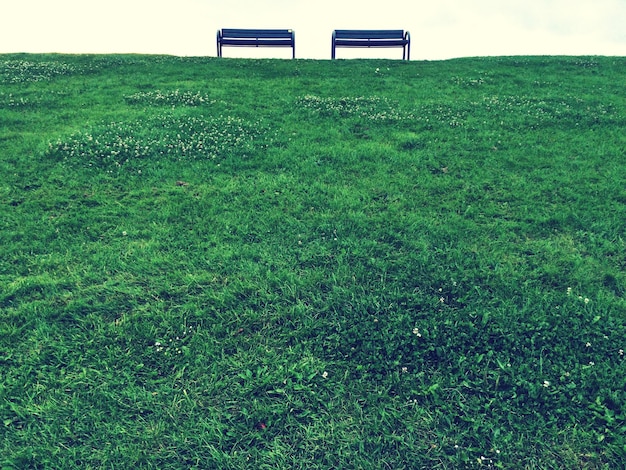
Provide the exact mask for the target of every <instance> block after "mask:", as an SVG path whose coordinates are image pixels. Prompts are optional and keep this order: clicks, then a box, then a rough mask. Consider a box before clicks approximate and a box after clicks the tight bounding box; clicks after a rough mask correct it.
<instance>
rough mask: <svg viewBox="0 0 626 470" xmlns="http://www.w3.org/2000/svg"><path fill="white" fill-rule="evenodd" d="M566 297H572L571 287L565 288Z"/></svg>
mask: <svg viewBox="0 0 626 470" xmlns="http://www.w3.org/2000/svg"><path fill="white" fill-rule="evenodd" d="M567 295H572V288H571V287H568V288H567Z"/></svg>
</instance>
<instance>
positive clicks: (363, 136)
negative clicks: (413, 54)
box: [0, 55, 626, 470]
mask: <svg viewBox="0 0 626 470" xmlns="http://www.w3.org/2000/svg"><path fill="white" fill-rule="evenodd" d="M625 83H626V58H621V57H620V58H617V57H498V58H469V59H458V60H450V61H441V62H419V61H413V62H401V61H385V60H350V61H334V62H330V61H305V60H295V61H290V60H252V59H247V60H246V59H222V60H218V59H215V58H176V57H160V56H133V55H127V56H63V55H2V56H0V161H1V165H0V229H1V231H0V243H1V246H2V250H1V251H0V374H1V375H0V468H2V469H14V468H15V469H24V468H41V469H48V468H50V469H53V468H54V469H56V468H59V469H72V468H81V469H89V468H111V469H112V468H115V469H117V468H155V469H187V468H207V469H209V468H218V469H242V468H251V469H270V468H271V469H330V468H342V469H370V468H371V469H394V470H397V469H419V468H423V469H456V468H519V469H559V468H564V469H574V468H576V469H604V468H606V469H616V468H622V467H623V463H624V461H625V460H626V438H625V436H626V365H625V362H624V349H626V297H625V295H626V274H625V273H626V243H625V237H626V234H625V226H626V225H625V221H626V185H625V184H624V182H625V181H626V133H625V132H624V130H625V129H626V95H625V94H624V84H625Z"/></svg>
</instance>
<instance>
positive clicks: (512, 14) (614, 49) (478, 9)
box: [0, 0, 626, 60]
mask: <svg viewBox="0 0 626 470" xmlns="http://www.w3.org/2000/svg"><path fill="white" fill-rule="evenodd" d="M0 12H1V14H0V53H3V52H67V53H112V52H119V53H154V54H174V55H183V56H185V55H186V56H215V55H216V46H215V36H216V32H217V30H218V29H220V28H285V29H293V30H294V31H295V32H296V57H297V58H304V59H329V58H330V39H331V34H332V31H333V30H334V29H404V30H408V31H409V32H410V34H411V46H412V47H411V59H414V60H424V59H427V60H436V59H448V58H453V57H466V56H493V55H614V56H626V26H625V25H626V0H387V1H384V0H383V1H381V0H0ZM224 56H225V57H277V58H290V57H291V50H290V49H283V48H279V49H276V48H261V49H254V48H233V47H229V48H224ZM337 57H338V58H350V57H366V58H373V57H383V58H401V57H402V51H401V50H399V49H370V50H367V49H345V48H342V49H338V50H337Z"/></svg>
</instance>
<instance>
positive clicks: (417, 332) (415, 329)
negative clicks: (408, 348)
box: [413, 328, 422, 338]
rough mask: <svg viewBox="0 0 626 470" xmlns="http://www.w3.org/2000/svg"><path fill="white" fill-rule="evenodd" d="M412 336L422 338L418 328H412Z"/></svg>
mask: <svg viewBox="0 0 626 470" xmlns="http://www.w3.org/2000/svg"><path fill="white" fill-rule="evenodd" d="M413 334H414V335H415V336H417V337H418V338H421V337H422V334H421V333H420V330H419V329H418V328H413Z"/></svg>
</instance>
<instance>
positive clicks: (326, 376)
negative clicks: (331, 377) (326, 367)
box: [322, 371, 328, 379]
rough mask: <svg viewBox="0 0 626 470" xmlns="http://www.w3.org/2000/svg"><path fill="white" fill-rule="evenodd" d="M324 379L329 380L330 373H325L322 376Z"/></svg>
mask: <svg viewBox="0 0 626 470" xmlns="http://www.w3.org/2000/svg"><path fill="white" fill-rule="evenodd" d="M322 377H323V378H325V379H326V378H328V372H326V371H324V373H323V374H322Z"/></svg>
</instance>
